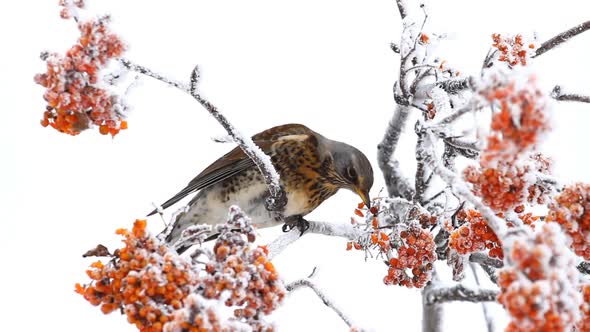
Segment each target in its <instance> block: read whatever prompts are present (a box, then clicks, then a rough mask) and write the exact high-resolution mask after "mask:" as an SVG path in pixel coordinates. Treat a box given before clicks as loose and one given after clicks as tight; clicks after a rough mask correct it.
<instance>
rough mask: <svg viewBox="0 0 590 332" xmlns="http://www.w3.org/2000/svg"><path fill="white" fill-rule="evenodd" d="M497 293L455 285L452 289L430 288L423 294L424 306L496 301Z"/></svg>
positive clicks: (494, 290) (495, 291)
mask: <svg viewBox="0 0 590 332" xmlns="http://www.w3.org/2000/svg"><path fill="white" fill-rule="evenodd" d="M498 293H499V291H498V290H496V289H483V288H480V289H473V288H468V287H465V286H464V285H462V284H457V285H455V286H453V287H438V288H431V289H430V290H428V291H427V292H426V294H425V301H426V304H429V305H432V304H435V303H442V302H451V301H466V302H488V301H496V298H497V297H498Z"/></svg>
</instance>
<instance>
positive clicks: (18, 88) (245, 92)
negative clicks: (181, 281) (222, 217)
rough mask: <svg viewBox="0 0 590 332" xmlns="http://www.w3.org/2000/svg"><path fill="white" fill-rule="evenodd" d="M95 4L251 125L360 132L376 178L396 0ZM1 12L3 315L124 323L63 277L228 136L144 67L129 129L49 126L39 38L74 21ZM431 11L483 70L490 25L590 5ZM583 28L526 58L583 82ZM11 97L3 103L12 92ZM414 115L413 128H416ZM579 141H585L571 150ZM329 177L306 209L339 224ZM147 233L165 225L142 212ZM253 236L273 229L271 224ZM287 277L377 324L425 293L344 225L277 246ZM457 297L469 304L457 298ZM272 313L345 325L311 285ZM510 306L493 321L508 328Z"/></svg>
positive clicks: (575, 157) (340, 134)
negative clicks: (348, 244) (393, 278)
mask: <svg viewBox="0 0 590 332" xmlns="http://www.w3.org/2000/svg"><path fill="white" fill-rule="evenodd" d="M87 2H88V3H89V7H90V8H91V9H92V10H94V11H95V13H97V14H100V13H106V12H108V13H111V14H112V17H113V19H114V22H113V25H112V27H113V29H114V30H115V32H117V33H118V34H119V35H120V36H122V37H123V38H124V39H125V40H126V41H127V43H128V44H129V45H130V48H129V51H128V53H127V54H126V55H125V57H127V58H129V59H131V60H133V61H135V62H137V63H139V64H143V65H147V66H149V67H150V68H152V69H154V70H156V71H159V72H162V73H166V74H167V75H168V76H170V77H172V78H176V79H188V76H189V73H190V71H191V69H192V68H193V66H194V65H195V64H199V65H200V66H201V68H202V83H201V90H202V92H203V93H204V95H206V96H207V97H208V98H209V99H210V100H211V101H212V102H213V103H214V104H216V105H217V106H218V107H219V108H220V109H221V111H222V112H223V113H224V114H225V115H226V116H227V117H228V118H229V119H230V120H231V121H232V122H233V123H234V124H235V125H236V126H237V127H238V128H239V129H240V130H241V131H242V132H244V133H248V134H254V133H256V132H258V131H260V130H263V129H265V128H269V127H271V126H274V125H278V124H283V123H290V122H299V123H303V124H306V125H308V126H309V127H310V128H312V129H314V130H316V131H318V132H320V133H322V134H324V135H325V136H327V137H329V138H332V139H336V140H341V141H345V142H347V143H350V144H352V145H355V146H356V147H358V148H359V149H360V150H362V151H364V152H365V154H367V156H368V157H369V158H370V160H371V161H372V162H373V166H374V169H375V172H376V183H375V185H374V187H373V191H372V195H377V193H378V192H379V189H380V188H382V187H383V180H382V178H381V174H380V171H379V170H378V167H377V163H376V146H377V143H378V142H379V141H380V139H381V138H382V135H383V131H384V128H385V126H386V123H387V121H389V119H390V117H391V115H392V111H393V109H394V102H393V96H392V92H391V91H392V84H393V81H394V80H395V78H396V76H397V74H398V73H397V68H398V64H399V62H398V60H399V57H398V56H397V55H394V54H393V53H392V52H391V50H390V49H389V43H390V42H391V41H396V42H397V41H398V40H399V33H400V31H401V23H400V18H399V15H398V13H397V8H396V7H395V2H394V1H393V0H374V1H360V0H357V1H348V0H338V1H336V0H322V1H311V0H299V1H288V2H287V1H276V0H275V1H270V0H269V1H262V0H256V1H244V0H241V1H166V2H163V1H158V2H156V1H141V2H140V1H125V2H122V1H113V0H109V1H106V0H101V1H98V0H88V1H87ZM3 7H4V8H3V10H2V11H1V13H0V25H1V26H0V28H1V30H0V31H2V34H1V37H0V38H1V39H2V40H3V46H2V49H3V51H2V54H1V55H0V59H1V61H0V66H1V68H0V73H1V79H0V84H1V86H0V88H1V89H0V91H2V92H1V95H2V100H3V106H2V107H1V111H0V112H2V114H3V117H2V119H3V121H2V123H1V124H0V126H1V128H0V153H1V158H2V159H1V160H2V163H1V164H0V165H1V166H0V167H1V170H2V172H0V174H1V175H0V202H2V203H0V204H1V205H2V206H3V208H2V211H3V219H4V222H3V225H4V227H3V229H2V231H0V260H1V262H2V267H1V268H0V294H2V295H1V300H0V303H1V304H2V308H3V309H2V313H1V314H0V316H2V317H4V320H3V321H4V323H3V324H4V325H3V327H4V328H5V329H6V330H7V331H11V330H25V331H29V330H30V331H33V330H41V329H44V330H63V331H89V332H91V331H109V330H117V331H134V330H135V328H134V327H133V326H131V325H128V324H127V322H126V319H125V317H123V316H119V315H118V314H111V315H109V316H104V315H102V313H100V310H99V309H98V308H94V307H92V306H90V305H89V304H88V303H87V302H86V301H84V300H83V299H82V297H81V296H79V295H77V294H75V293H74V291H73V289H74V283H76V282H85V281H87V277H86V275H85V273H84V270H85V269H86V267H87V266H88V264H89V263H90V262H91V261H92V260H91V259H82V258H81V254H82V253H83V252H84V251H85V250H86V249H89V248H91V247H93V246H94V245H96V244H97V243H103V244H105V245H107V246H108V247H109V248H111V249H114V248H115V247H116V246H118V245H119V243H120V241H119V238H118V237H117V236H115V235H114V231H115V229H116V228H119V227H131V225H132V222H133V220H134V219H135V218H139V217H142V216H144V215H145V213H147V212H149V211H150V210H151V209H152V206H151V202H156V203H161V202H163V201H164V200H165V199H167V198H169V197H170V196H171V195H173V194H174V193H176V192H177V191H178V190H179V189H181V188H182V187H183V186H184V185H185V184H186V183H187V182H188V181H189V180H190V179H192V177H193V176H195V175H196V174H197V173H198V172H199V171H201V170H202V169H203V168H205V167H206V166H207V165H209V163H211V162H213V161H214V160H215V159H216V158H217V157H219V156H220V155H222V154H223V153H225V152H226V151H227V150H229V149H230V148H231V146H229V145H225V144H216V143H213V142H212V141H211V139H210V138H211V137H213V136H219V135H224V134H225V133H224V131H223V130H222V128H221V126H219V125H218V124H217V122H216V121H215V120H214V119H213V118H212V117H210V116H209V115H208V114H207V112H206V111H205V110H204V109H202V108H201V107H200V106H199V105H198V104H197V103H196V102H195V101H194V100H193V99H191V98H190V97H188V96H187V95H184V94H183V93H182V92H180V91H178V90H175V89H173V88H168V87H166V86H164V85H163V84H162V83H159V82H157V81H154V80H151V79H149V78H142V80H141V84H140V85H139V86H138V87H136V88H135V89H134V90H133V91H132V92H131V94H130V96H129V98H128V102H129V104H130V105H132V107H133V110H132V112H131V113H130V114H129V130H127V131H123V132H121V133H120V134H119V135H118V136H117V137H116V138H115V139H114V140H113V139H111V138H110V137H104V136H101V135H99V134H98V132H97V131H92V132H90V131H89V132H86V133H83V134H81V135H79V136H78V137H70V136H66V135H63V134H60V133H57V132H56V131H54V130H53V129H47V128H42V127H41V126H40V125H39V120H40V119H41V117H42V113H43V110H44V106H45V104H44V101H43V99H42V93H43V88H42V87H41V86H38V85H36V84H34V83H33V75H34V74H35V73H37V72H41V71H44V68H45V65H44V63H42V62H41V61H40V60H39V58H38V54H39V52H40V51H42V50H51V51H58V52H61V53H63V52H64V51H65V50H66V49H67V48H68V47H70V46H71V45H72V44H73V42H74V41H75V38H76V36H77V30H76V29H75V26H74V24H73V22H71V21H64V20H61V19H59V16H58V10H59V9H58V7H57V0H55V1H32V2H25V1H11V2H10V4H4V6H3ZM428 8H429V9H428V11H429V14H430V17H431V19H432V23H433V24H434V25H435V26H436V27H438V28H440V29H441V30H440V31H441V32H446V33H449V34H450V35H451V37H452V39H451V40H449V41H448V42H446V43H444V44H443V45H441V47H440V53H439V54H440V55H441V57H443V58H445V59H447V60H448V63H449V64H450V65H453V66H455V67H456V68H458V69H460V70H461V72H462V73H465V74H475V73H477V71H478V69H479V67H480V65H481V61H482V59H483V57H484V55H485V53H486V52H487V50H488V47H489V45H490V44H491V38H490V34H491V33H492V32H509V33H516V32H532V31H537V32H538V33H539V37H540V39H541V40H545V39H547V38H549V37H551V36H553V35H554V34H555V33H558V32H561V31H563V30H565V29H567V28H570V27H571V26H573V25H575V24H577V23H581V22H583V21H586V20H588V19H589V18H590V17H589V16H590V2H588V1H586V0H577V1H576V0H562V1H559V2H556V1H533V0H518V1H515V0H511V1H506V0H495V1H481V0H475V1H474V0H448V1H432V3H431V4H430V6H429V7H428ZM589 45H590V33H587V34H585V35H582V36H579V37H576V38H575V39H574V40H572V41H571V42H570V43H568V44H566V45H563V46H562V47H561V48H560V49H558V50H554V51H551V52H550V53H547V54H545V55H543V56H542V57H541V58H540V59H539V60H538V61H537V64H536V71H537V72H538V75H539V79H540V81H541V82H542V84H543V87H544V88H546V90H547V91H550V90H551V88H552V86H553V85H554V84H556V83H558V84H563V85H564V86H565V88H566V91H577V92H582V93H586V94H590V88H589V87H590V78H589V75H588V73H589V69H590V68H589V65H588V63H589V62H588V60H587V59H588V56H589V50H590V47H589ZM6 101H8V103H6ZM589 114H590V106H588V105H583V104H559V105H556V106H555V108H554V115H555V131H554V133H553V134H552V135H551V136H550V137H549V140H548V142H547V144H546V145H545V148H546V150H547V152H548V153H549V154H550V155H552V156H554V157H555V159H556V160H557V162H556V172H557V176H558V177H560V178H562V179H564V180H567V181H574V180H578V181H588V173H587V171H586V170H587V168H588V165H589V161H590V160H589V158H588V156H587V153H586V152H587V151H588V148H587V143H588V142H589V138H590V133H589V132H588V129H587V128H588V123H589V121H590V115H589ZM409 129H410V130H408V131H407V133H408V137H411V138H412V139H413V136H412V130H411V128H409ZM413 148H414V141H413V140H412V141H411V140H402V143H401V146H400V149H399V150H400V151H399V153H398V157H399V159H400V160H401V162H402V164H404V166H406V168H407V171H408V174H411V173H410V172H412V169H411V164H412V160H413ZM576 149H579V150H577V151H576ZM358 201H359V199H358V198H357V197H355V196H354V195H353V194H352V193H349V192H340V193H338V194H337V195H336V196H335V197H333V198H331V199H330V200H328V201H327V202H326V203H324V204H323V205H322V206H321V207H319V208H318V209H317V210H316V211H314V212H313V213H312V214H311V215H309V219H311V220H323V221H333V222H348V221H349V218H350V216H351V215H352V212H353V209H354V207H355V205H356V203H357V202H358ZM149 226H150V228H151V229H152V230H153V231H154V232H157V231H159V230H161V228H162V223H161V221H160V220H159V219H158V218H157V217H156V218H151V219H150V221H149ZM261 233H262V236H261V238H260V239H261V242H262V243H264V242H268V241H270V240H272V239H273V238H275V237H276V236H277V235H279V233H280V230H279V229H278V228H276V229H271V230H265V231H263V232H261ZM274 262H275V265H276V267H277V269H278V270H279V271H280V273H281V275H282V276H283V278H284V279H285V280H286V281H291V280H294V279H298V278H302V277H305V276H307V275H308V274H309V273H310V272H311V271H312V269H313V267H314V266H317V267H319V271H318V273H317V277H316V281H317V282H318V284H319V285H320V286H321V288H322V289H323V290H324V291H325V292H326V293H327V294H328V295H330V296H331V297H332V298H333V299H334V300H335V301H336V303H338V304H339V306H340V307H341V308H342V309H343V310H344V312H346V313H348V314H349V315H350V317H351V318H352V319H353V320H354V321H356V322H357V323H358V324H359V325H360V326H362V327H366V328H372V329H374V330H376V331H387V330H393V329H395V330H397V331H418V330H419V328H420V315H421V305H420V298H419V296H418V294H419V292H418V291H417V290H407V289H404V288H399V287H391V286H388V287H386V286H384V285H383V283H382V278H383V276H384V275H385V274H386V267H385V266H384V265H383V263H381V262H380V261H374V260H369V261H367V262H364V260H363V254H362V253H360V252H347V251H345V240H343V239H336V238H334V239H332V238H326V237H322V236H316V235H309V236H305V237H304V238H302V239H301V240H300V241H298V242H296V243H294V244H293V245H292V246H291V247H290V248H288V249H287V250H286V251H285V252H284V253H283V254H281V255H280V256H279V257H277V258H276V259H275V261H274ZM459 310H468V311H466V312H463V313H462V312H460V311H459ZM446 312H447V313H449V316H448V319H447V320H446V321H445V326H446V330H447V331H483V330H484V323H483V320H482V318H481V313H480V312H481V310H480V306H479V305H473V304H465V305H453V306H449V307H448V309H447V310H446ZM273 319H275V320H276V322H277V323H278V327H279V330H281V331H299V330H316V331H319V330H334V331H335V330H341V331H344V330H346V327H345V325H344V324H343V323H342V322H341V321H340V320H339V318H338V317H337V316H336V315H335V314H334V313H333V312H332V311H330V310H328V309H326V308H324V306H323V305H322V304H321V301H320V300H319V299H318V298H317V297H315V295H313V293H312V292H311V291H308V290H302V291H298V292H297V293H295V294H293V295H291V296H289V297H288V298H287V299H286V300H285V302H284V306H283V307H282V308H281V309H279V310H278V311H277V312H276V314H275V315H273ZM503 324H505V318H502V319H500V320H499V327H503Z"/></svg>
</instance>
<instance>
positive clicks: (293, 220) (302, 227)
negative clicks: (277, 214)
mask: <svg viewBox="0 0 590 332" xmlns="http://www.w3.org/2000/svg"><path fill="white" fill-rule="evenodd" d="M293 228H297V229H298V230H299V232H301V234H300V236H301V235H303V233H305V231H307V230H308V229H309V221H307V220H305V219H304V218H303V217H302V216H296V217H289V218H287V220H286V221H285V223H284V224H283V232H285V233H287V232H290V231H291V230H292V229H293Z"/></svg>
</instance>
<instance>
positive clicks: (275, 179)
mask: <svg viewBox="0 0 590 332" xmlns="http://www.w3.org/2000/svg"><path fill="white" fill-rule="evenodd" d="M120 63H121V64H122V65H123V66H124V67H125V68H127V69H129V70H131V71H135V72H138V73H140V74H143V75H146V76H149V77H152V78H155V79H157V80H159V81H162V82H164V83H166V84H168V85H171V86H173V87H175V88H178V89H180V90H182V91H184V92H186V93H188V94H189V95H191V96H192V97H193V98H195V99H196V100H197V101H198V102H199V103H200V104H201V105H202V106H203V107H204V108H205V109H206V110H207V111H208V112H209V114H211V115H212V116H213V117H214V118H215V119H216V120H217V121H218V122H219V123H220V124H221V125H222V126H223V128H224V129H225V130H226V131H227V133H228V134H229V135H230V136H231V137H232V138H233V140H234V141H235V142H236V143H237V144H238V145H239V146H240V148H241V149H242V150H243V151H244V153H245V154H246V155H247V156H248V157H249V158H250V159H252V161H253V162H254V163H255V164H256V166H257V167H258V169H259V170H260V173H261V174H262V176H263V177H264V180H265V182H266V185H267V187H268V191H269V192H270V197H269V198H268V199H267V202H266V203H267V204H266V207H267V209H268V210H269V211H275V213H277V211H279V210H281V209H282V208H283V207H284V206H285V204H286V196H285V193H284V191H283V190H282V188H281V187H280V184H279V174H278V173H277V171H276V170H275V168H274V167H273V165H272V163H271V161H270V157H269V156H267V155H266V154H265V153H264V152H262V150H260V148H259V147H258V146H256V144H254V142H253V141H252V139H251V138H250V137H248V136H244V135H242V134H241V133H240V132H239V131H238V130H237V129H236V128H235V127H234V126H233V125H232V124H231V123H230V122H229V120H228V119H227V118H226V117H225V116H224V115H223V114H221V113H220V112H219V110H218V109H217V107H216V106H215V105H213V104H212V103H210V102H209V101H208V100H207V99H205V98H204V97H203V96H201V94H200V93H199V91H198V83H199V78H200V74H199V68H198V66H196V67H195V68H194V69H193V71H192V72H191V76H190V84H189V85H186V84H184V83H182V82H179V81H175V80H172V79H169V78H167V77H165V76H163V75H160V74H158V73H155V72H154V71H152V70H150V69H149V68H147V67H144V66H140V65H137V64H135V63H132V62H131V61H129V60H127V59H120Z"/></svg>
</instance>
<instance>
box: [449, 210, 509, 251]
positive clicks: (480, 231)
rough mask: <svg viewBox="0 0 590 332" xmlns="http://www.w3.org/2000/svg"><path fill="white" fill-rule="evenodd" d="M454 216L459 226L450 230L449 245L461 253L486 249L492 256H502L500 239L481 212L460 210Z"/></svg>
mask: <svg viewBox="0 0 590 332" xmlns="http://www.w3.org/2000/svg"><path fill="white" fill-rule="evenodd" d="M455 218H456V220H457V222H458V223H459V224H461V226H459V228H456V229H455V230H453V231H452V232H451V235H450V237H449V247H451V248H452V249H454V250H455V251H456V252H457V253H459V254H461V255H465V254H469V253H472V252H477V251H486V250H487V251H488V255H489V256H490V257H492V258H499V259H502V258H504V253H503V252H502V245H501V243H500V240H499V239H498V237H497V236H496V233H494V231H493V230H492V229H491V228H490V227H489V226H488V224H487V222H486V220H485V219H484V218H483V217H482V216H481V213H479V212H477V211H475V210H467V211H465V210H460V211H459V212H457V214H456V217H455Z"/></svg>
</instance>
